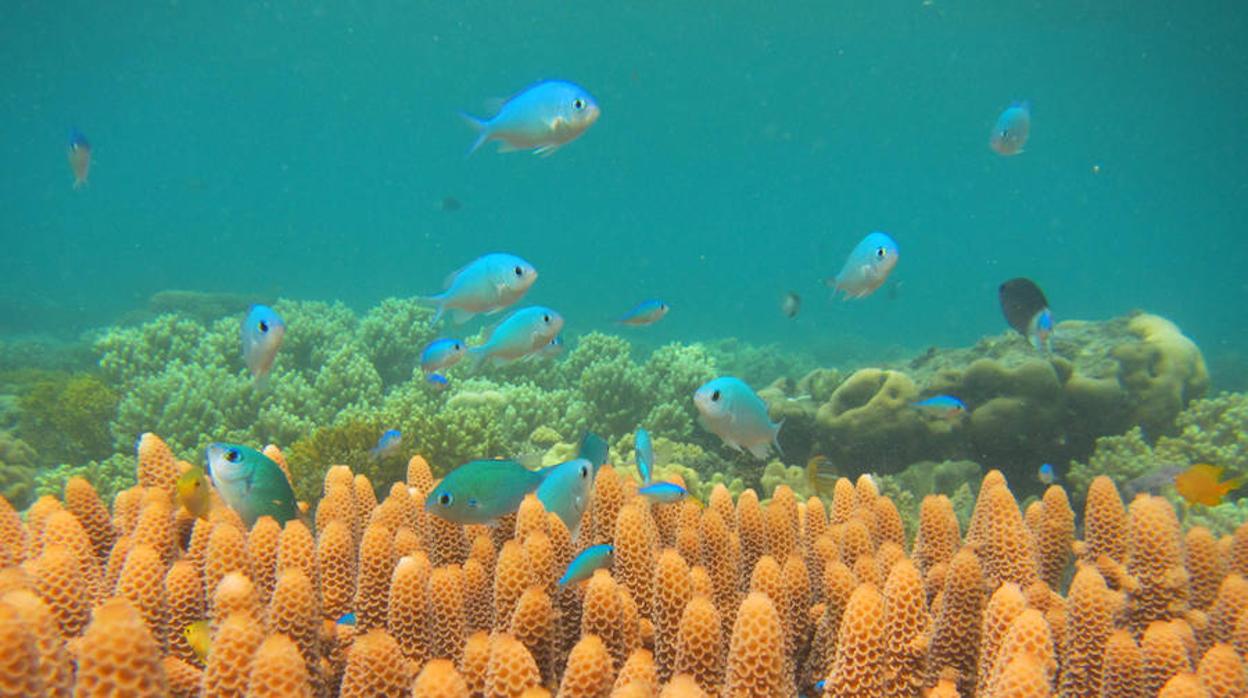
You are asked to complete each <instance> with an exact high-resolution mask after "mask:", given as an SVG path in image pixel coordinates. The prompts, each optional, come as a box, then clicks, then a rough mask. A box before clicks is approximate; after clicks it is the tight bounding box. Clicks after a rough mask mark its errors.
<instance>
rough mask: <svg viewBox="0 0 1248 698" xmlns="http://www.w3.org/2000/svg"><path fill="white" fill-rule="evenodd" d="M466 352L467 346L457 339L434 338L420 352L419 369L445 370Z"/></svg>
mask: <svg viewBox="0 0 1248 698" xmlns="http://www.w3.org/2000/svg"><path fill="white" fill-rule="evenodd" d="M466 353H468V346H467V345H466V344H464V342H463V340H459V339H435V340H433V341H432V342H429V344H427V345H425V349H424V351H422V352H420V370H422V371H424V372H425V373H434V372H436V371H445V370H446V369H448V368H450V367H452V366H454V365H455V364H457V363H459V360H460V359H462V358H464V355H465V354H466Z"/></svg>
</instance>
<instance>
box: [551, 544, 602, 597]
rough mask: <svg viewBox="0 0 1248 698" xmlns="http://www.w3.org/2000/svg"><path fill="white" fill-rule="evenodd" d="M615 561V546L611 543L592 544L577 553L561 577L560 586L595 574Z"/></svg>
mask: <svg viewBox="0 0 1248 698" xmlns="http://www.w3.org/2000/svg"><path fill="white" fill-rule="evenodd" d="M614 561H615V548H614V547H612V546H610V545H605V544H604V545H591V546H589V547H588V548H586V549H585V550H583V551H581V554H580V555H577V556H576V557H575V558H574V559H573V560H572V563H571V564H569V565H568V569H567V571H565V572H564V573H563V576H562V577H560V578H559V586H561V587H565V586H567V585H569V584H575V583H577V582H580V581H584V580H586V579H589V578H590V577H592V576H594V572H595V571H596V570H602V569H607V568H609V567H611V564H612V563H613V562H614Z"/></svg>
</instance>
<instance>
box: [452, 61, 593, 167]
mask: <svg viewBox="0 0 1248 698" xmlns="http://www.w3.org/2000/svg"><path fill="white" fill-rule="evenodd" d="M598 115H599V109H598V104H597V103H596V102H595V101H594V98H593V97H591V96H590V95H589V93H588V92H586V91H585V89H584V88H582V87H580V86H578V85H574V84H572V83H570V82H565V81H562V80H547V81H544V82H539V83H537V84H535V85H532V86H530V87H528V88H525V89H524V90H523V91H522V92H520V93H519V94H517V95H515V96H514V97H512V98H511V99H508V100H507V101H506V102H504V103H503V105H502V108H501V109H499V111H498V114H496V115H494V118H492V119H488V120H486V119H479V118H477V117H475V116H470V115H468V114H461V116H463V117H464V120H465V121H467V122H468V124H469V125H470V126H472V127H473V128H475V129H476V130H477V131H478V134H479V135H478V136H477V140H476V141H475V142H473V144H472V148H471V149H469V151H468V154H469V155H472V154H473V153H475V152H477V149H478V148H480V147H481V146H482V145H485V144H486V143H488V142H490V141H499V148H498V152H500V153H507V152H511V151H515V150H531V151H533V153H534V154H536V155H541V156H543V157H545V156H548V155H551V154H552V153H554V152H555V151H556V150H559V148H561V147H563V146H564V145H566V144H568V143H570V142H572V141H574V140H576V139H577V138H579V137H580V136H581V134H583V133H585V130H586V129H588V128H589V127H590V126H593V125H594V122H595V121H597V120H598Z"/></svg>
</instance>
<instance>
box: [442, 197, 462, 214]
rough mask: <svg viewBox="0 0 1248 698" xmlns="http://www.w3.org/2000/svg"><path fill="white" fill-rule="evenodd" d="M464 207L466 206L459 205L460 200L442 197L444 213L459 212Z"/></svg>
mask: <svg viewBox="0 0 1248 698" xmlns="http://www.w3.org/2000/svg"><path fill="white" fill-rule="evenodd" d="M463 207H464V205H463V204H461V203H459V199H456V198H455V197H453V196H444V197H442V210H443V211H447V212H450V211H458V210H459V209H461V208H463Z"/></svg>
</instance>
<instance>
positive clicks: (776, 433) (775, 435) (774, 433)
mask: <svg viewBox="0 0 1248 698" xmlns="http://www.w3.org/2000/svg"><path fill="white" fill-rule="evenodd" d="M782 426H784V420H783V419H782V420H780V421H779V422H777V423H776V426H775V427H773V428H772V430H771V444H770V446H771V447H772V448H774V449H776V455H777V456H780V457H781V458H783V457H784V451H783V450H781V448H780V427H782Z"/></svg>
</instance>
